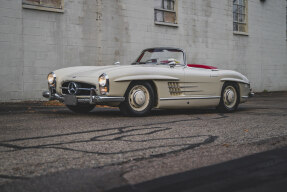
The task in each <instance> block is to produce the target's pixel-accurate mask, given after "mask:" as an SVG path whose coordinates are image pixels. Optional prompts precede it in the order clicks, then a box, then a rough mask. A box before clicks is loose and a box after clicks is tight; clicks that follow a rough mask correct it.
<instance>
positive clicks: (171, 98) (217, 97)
mask: <svg viewBox="0 0 287 192" xmlns="http://www.w3.org/2000/svg"><path fill="white" fill-rule="evenodd" d="M189 99H220V96H209V97H170V98H160V101H170V100H189Z"/></svg>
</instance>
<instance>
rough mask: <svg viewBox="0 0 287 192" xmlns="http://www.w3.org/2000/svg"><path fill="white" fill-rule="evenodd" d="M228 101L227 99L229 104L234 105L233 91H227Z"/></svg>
mask: <svg viewBox="0 0 287 192" xmlns="http://www.w3.org/2000/svg"><path fill="white" fill-rule="evenodd" d="M226 99H227V101H228V103H232V102H233V101H234V92H233V91H232V90H228V91H227V93H226Z"/></svg>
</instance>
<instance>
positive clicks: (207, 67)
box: [187, 64, 217, 69]
mask: <svg viewBox="0 0 287 192" xmlns="http://www.w3.org/2000/svg"><path fill="white" fill-rule="evenodd" d="M187 66H188V67H195V68H202V69H217V67H213V66H209V65H199V64H187Z"/></svg>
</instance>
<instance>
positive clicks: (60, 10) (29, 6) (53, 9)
mask: <svg viewBox="0 0 287 192" xmlns="http://www.w3.org/2000/svg"><path fill="white" fill-rule="evenodd" d="M59 1H60V3H61V8H56V7H48V6H44V5H40V3H41V0H39V5H37V4H33V3H27V2H25V0H22V8H25V9H36V10H41V11H50V12H57V13H63V12H64V0H59Z"/></svg>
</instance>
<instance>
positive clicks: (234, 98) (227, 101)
mask: <svg viewBox="0 0 287 192" xmlns="http://www.w3.org/2000/svg"><path fill="white" fill-rule="evenodd" d="M239 96H240V94H239V89H238V86H237V84H235V83H231V82H226V83H224V85H223V87H222V91H221V99H220V103H219V106H218V109H219V111H220V112H225V113H229V112H233V111H236V109H237V108H238V105H239V101H240V98H239Z"/></svg>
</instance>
